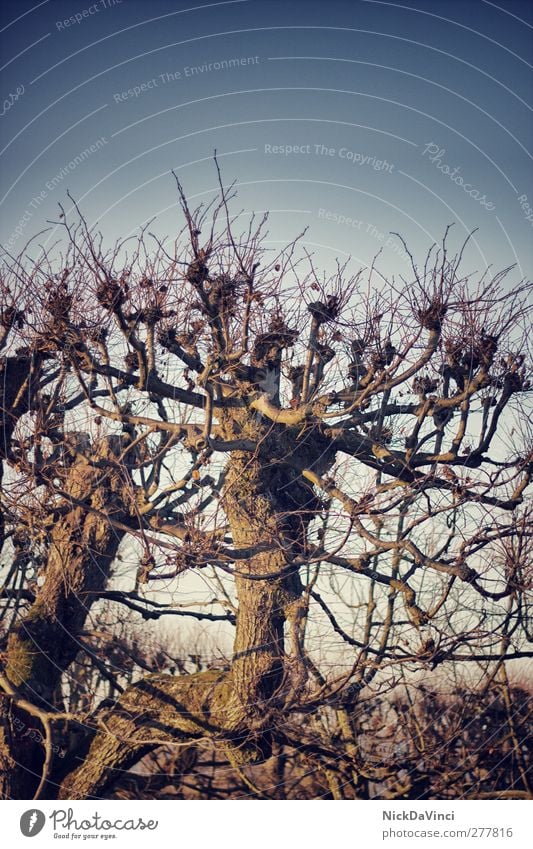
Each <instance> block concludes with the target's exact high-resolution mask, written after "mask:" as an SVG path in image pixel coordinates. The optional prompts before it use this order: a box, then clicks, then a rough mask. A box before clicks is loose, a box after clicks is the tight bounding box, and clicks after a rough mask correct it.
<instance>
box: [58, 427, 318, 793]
mask: <svg viewBox="0 0 533 849" xmlns="http://www.w3.org/2000/svg"><path fill="white" fill-rule="evenodd" d="M248 425H249V426H251V425H250V423H249V422H248ZM254 426H255V428H256V430H257V429H258V427H257V425H254ZM269 433H270V435H269V436H268V437H267V436H266V435H265V434H264V433H262V434H260V435H261V438H262V439H263V440H264V451H265V452H266V453H265V456H266V454H267V453H268V456H269V457H270V458H272V457H279V462H278V463H276V464H273V463H271V462H270V463H269V462H268V461H266V460H265V458H264V457H263V456H261V454H260V453H259V452H258V453H257V454H256V455H251V454H249V453H245V452H234V454H233V455H232V457H231V460H230V463H229V467H228V470H227V475H226V483H225V487H224V492H223V506H224V510H225V512H226V515H227V517H228V521H229V524H230V527H231V532H232V537H233V541H234V545H235V546H236V547H246V548H249V547H252V548H254V547H255V548H256V549H257V553H256V554H254V555H253V556H252V557H251V558H250V559H249V560H248V561H247V562H245V563H244V564H243V563H242V562H239V565H238V573H239V574H238V575H237V576H236V591H237V597H238V604H239V607H238V615H237V625H236V635H235V642H234V653H233V659H232V665H231V669H230V671H229V672H222V671H220V670H207V671H205V672H201V673H197V674H195V675H189V676H180V677H177V678H174V677H170V676H161V675H157V676H148V677H147V678H145V679H144V680H143V681H140V682H139V683H137V684H135V685H133V686H132V687H131V688H129V689H128V690H127V691H126V692H125V693H124V694H123V695H122V696H121V697H120V699H119V700H118V703H117V705H116V706H115V707H113V708H111V709H108V710H106V711H105V712H104V713H103V714H102V715H101V716H100V717H99V719H98V724H99V730H98V731H97V732H96V733H95V736H94V739H93V741H92V743H91V746H90V749H89V752H88V755H87V756H86V757H84V758H83V761H82V763H81V764H80V766H79V767H78V768H77V769H76V770H75V771H73V772H72V773H70V774H69V775H68V776H67V777H66V778H65V779H64V781H63V782H62V785H61V788H60V790H59V798H64V799H83V798H88V797H91V796H99V795H102V794H105V793H106V792H108V791H109V790H110V789H111V788H112V785H113V782H114V780H115V779H116V777H117V776H118V775H120V774H121V772H122V771H123V770H125V769H128V768H129V767H130V766H131V765H132V764H133V763H135V762H136V761H138V760H139V758H141V757H142V756H143V755H144V754H145V753H146V752H147V751H149V750H150V749H153V748H155V747H156V746H157V745H159V744H160V743H164V742H172V743H174V744H178V745H179V744H180V743H181V744H185V743H186V742H187V741H188V740H189V741H190V740H191V739H198V738H201V737H211V738H216V739H218V740H219V741H221V742H222V744H223V745H224V746H225V749H226V753H227V756H228V758H229V760H230V762H232V763H234V764H242V763H250V762H258V761H260V760H263V759H265V758H266V757H268V756H269V755H270V753H271V743H272V740H271V736H270V734H271V732H270V729H271V728H272V726H273V725H274V724H275V723H273V718H274V713H275V711H276V705H277V700H278V699H280V698H281V694H282V690H283V686H284V675H285V671H286V666H285V660H286V655H285V646H284V626H285V622H286V620H287V618H288V617H289V616H290V611H291V606H292V605H293V604H294V602H295V601H296V600H297V599H298V597H299V595H300V593H301V591H302V586H301V582H300V579H299V576H298V573H297V570H296V569H293V568H291V565H290V564H291V558H292V556H294V554H296V553H298V554H301V553H302V551H303V550H304V548H305V535H306V531H307V526H308V524H309V521H310V519H311V518H312V516H313V515H315V513H316V510H317V508H318V507H319V502H318V501H317V499H316V497H315V495H314V494H313V490H312V487H310V486H309V484H307V483H306V482H305V481H304V480H303V479H302V478H301V477H300V476H299V474H298V473H297V472H296V471H294V468H293V467H292V466H291V465H288V464H287V463H285V462H284V457H285V456H287V454H288V450H287V449H288V444H286V443H284V441H281V437H280V436H279V435H278V434H277V432H276V429H275V428H274V429H272V427H271V426H269ZM235 435H236V434H235V432H234V431H233V430H232V432H231V433H229V434H228V437H231V436H235ZM239 435H242V433H241V434H239ZM254 435H255V436H257V434H254ZM301 450H302V452H304V453H306V455H307V456H306V458H305V465H311V466H313V465H314V466H315V467H316V468H317V469H321V470H324V468H326V467H327V466H328V464H329V463H330V462H331V458H332V455H331V453H330V452H328V451H324V446H323V445H321V444H319V442H318V441H315V442H314V443H313V445H312V446H305V444H302V448H301ZM272 452H275V453H272ZM279 573H281V574H279ZM247 575H250V577H247ZM269 575H272V577H269ZM263 576H264V580H263V579H261V578H263Z"/></svg>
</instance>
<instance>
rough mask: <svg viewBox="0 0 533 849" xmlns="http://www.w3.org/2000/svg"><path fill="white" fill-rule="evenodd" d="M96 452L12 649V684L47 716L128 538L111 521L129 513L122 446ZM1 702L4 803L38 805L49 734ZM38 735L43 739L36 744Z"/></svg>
mask: <svg viewBox="0 0 533 849" xmlns="http://www.w3.org/2000/svg"><path fill="white" fill-rule="evenodd" d="M93 451H94V453H93V456H92V457H91V456H90V454H89V451H88V450H87V451H86V452H85V453H77V455H76V457H75V459H74V460H73V462H72V466H71V468H70V469H69V471H68V473H67V477H66V481H65V489H66V492H67V493H68V496H69V497H70V498H72V499H73V501H72V502H71V503H70V504H69V503H68V501H67V500H65V506H66V507H68V508H69V509H68V512H67V513H66V515H64V516H63V517H62V518H60V519H59V520H58V521H57V522H56V523H55V524H54V525H53V527H52V529H51V531H50V541H49V549H48V559H47V564H46V569H45V577H44V583H43V585H42V586H41V587H40V588H38V590H37V592H36V596H35V600H34V602H33V603H32V604H31V606H30V608H29V610H28V612H27V613H26V614H25V615H24V616H22V617H21V618H20V620H19V621H18V622H17V623H16V625H15V627H14V628H13V630H12V632H11V634H10V636H9V640H8V644H7V652H6V658H5V670H6V676H7V678H8V680H9V681H10V682H11V684H12V685H13V686H14V687H15V688H16V690H17V691H18V693H20V694H21V696H22V697H25V698H27V699H28V701H30V702H31V703H32V704H34V705H36V706H38V707H40V708H42V709H43V710H46V711H48V710H51V709H53V707H54V702H55V694H56V691H57V689H58V685H59V683H60V680H61V676H62V675H63V674H64V672H65V671H66V670H67V669H68V667H69V665H70V664H71V663H72V661H73V660H74V658H75V657H76V655H77V653H78V651H79V649H80V645H79V642H78V636H79V633H80V631H81V630H82V628H83V626H84V623H85V620H86V617H87V614H88V612H89V610H90V607H91V604H92V603H93V601H94V599H95V598H96V597H97V595H98V593H99V592H100V591H101V590H103V589H105V587H106V585H107V582H108V580H109V576H110V570H111V566H112V563H113V560H114V558H115V556H116V553H117V549H118V546H119V545H120V542H121V539H122V537H123V535H124V532H123V531H121V530H117V528H116V527H115V526H114V525H113V524H112V523H111V522H110V521H109V520H108V517H109V518H110V517H112V518H114V519H117V520H119V521H121V520H124V519H125V518H126V516H127V514H128V513H129V509H128V505H127V503H126V502H125V499H124V493H125V492H127V483H128V480H127V466H125V465H124V464H121V465H120V466H119V465H118V464H117V463H116V460H117V458H118V456H119V454H120V451H121V441H120V439H118V438H116V437H112V438H108V439H105V440H103V441H102V442H101V443H100V445H98V446H95V447H94V448H93ZM74 500H75V501H74ZM76 502H83V503H85V504H88V505H90V508H91V509H90V510H87V509H86V508H85V507H83V506H76ZM0 702H1V706H0V720H1V723H2V732H1V733H2V735H3V736H2V738H0V796H2V797H3V798H28V797H30V798H31V796H32V795H33V793H34V792H35V789H36V787H37V785H38V784H39V779H40V775H41V771H42V765H43V760H44V755H43V749H42V746H41V745H40V743H39V735H40V734H42V728H40V723H39V722H38V721H36V720H35V719H32V718H30V717H28V715H27V714H26V713H25V712H24V711H21V710H20V709H18V708H17V707H16V706H14V705H11V704H10V703H9V700H8V698H7V697H5V696H4V697H2V699H1V700H0ZM36 726H37V728H36V729H35V727H36ZM32 729H35V730H36V733H34V735H32V736H30V737H29V738H28V734H29V732H31V730H32Z"/></svg>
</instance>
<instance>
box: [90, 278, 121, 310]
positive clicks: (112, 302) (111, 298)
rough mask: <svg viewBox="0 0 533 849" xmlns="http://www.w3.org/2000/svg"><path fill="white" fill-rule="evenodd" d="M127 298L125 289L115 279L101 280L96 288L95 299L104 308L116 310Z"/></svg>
mask: <svg viewBox="0 0 533 849" xmlns="http://www.w3.org/2000/svg"><path fill="white" fill-rule="evenodd" d="M126 298H127V291H126V289H125V288H124V287H123V286H121V285H120V284H119V283H118V281H117V280H112V279H109V280H102V281H100V283H99V284H98V288H97V290H96V299H97V301H98V303H99V304H101V306H103V307H104V309H107V310H111V311H113V312H116V311H117V310H119V309H120V308H121V306H122V305H123V303H124V301H125V300H126Z"/></svg>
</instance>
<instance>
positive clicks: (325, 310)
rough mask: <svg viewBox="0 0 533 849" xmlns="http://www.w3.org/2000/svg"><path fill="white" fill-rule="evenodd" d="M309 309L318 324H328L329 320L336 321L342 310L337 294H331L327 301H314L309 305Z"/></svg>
mask: <svg viewBox="0 0 533 849" xmlns="http://www.w3.org/2000/svg"><path fill="white" fill-rule="evenodd" d="M307 309H308V310H309V312H310V313H311V315H312V316H313V319H314V320H315V322H316V323H317V324H319V325H320V324H326V322H328V321H334V320H335V319H336V318H337V316H338V314H339V311H340V303H339V298H338V297H337V295H329V296H328V298H327V299H326V302H325V303H323V302H322V301H313V303H311V304H308V305H307Z"/></svg>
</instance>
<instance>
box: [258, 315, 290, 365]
mask: <svg viewBox="0 0 533 849" xmlns="http://www.w3.org/2000/svg"><path fill="white" fill-rule="evenodd" d="M297 338H298V331H297V330H294V329H293V328H290V327H288V326H287V324H286V323H285V320H284V318H283V317H282V316H281V315H279V314H275V315H273V316H272V318H271V321H270V324H269V328H268V331H267V332H266V333H259V334H258V335H257V336H256V339H255V344H254V349H253V354H252V363H253V364H254V365H268V364H269V363H277V362H278V360H279V358H280V355H281V352H282V351H283V350H284V349H285V348H291V347H292V346H293V345H294V343H295V342H296V340H297Z"/></svg>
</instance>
